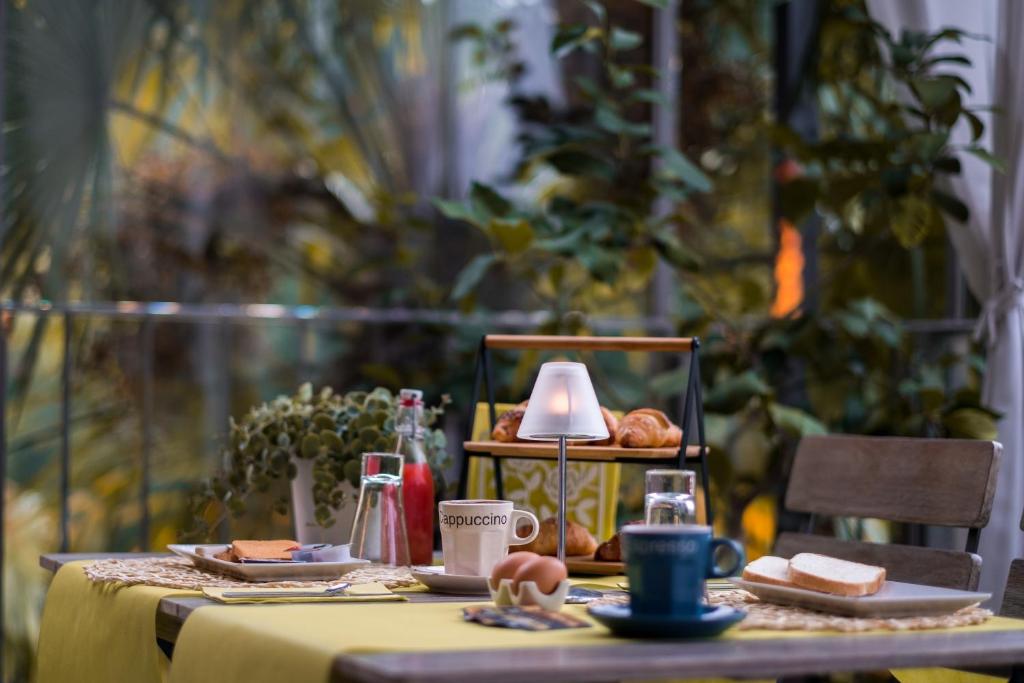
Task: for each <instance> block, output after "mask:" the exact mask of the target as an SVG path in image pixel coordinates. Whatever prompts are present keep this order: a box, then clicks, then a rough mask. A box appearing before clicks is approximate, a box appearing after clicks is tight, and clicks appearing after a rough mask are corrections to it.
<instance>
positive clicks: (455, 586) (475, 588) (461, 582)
mask: <svg viewBox="0 0 1024 683" xmlns="http://www.w3.org/2000/svg"><path fill="white" fill-rule="evenodd" d="M409 571H411V572H412V575H413V577H414V578H415V579H416V580H417V581H419V582H420V583H422V584H425V585H426V586H427V588H429V589H430V590H432V591H434V592H436V593H454V594H456V595H490V593H491V590H490V588H489V587H488V586H487V577H486V576H466V575H464V574H445V572H444V567H427V566H419V567H410V569H409Z"/></svg>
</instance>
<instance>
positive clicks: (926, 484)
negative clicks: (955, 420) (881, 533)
mask: <svg viewBox="0 0 1024 683" xmlns="http://www.w3.org/2000/svg"><path fill="white" fill-rule="evenodd" d="M1001 451H1002V447H1001V446H1000V445H999V444H998V443H995V442H992V441H970V440H961V439H908V438H898V437H867V436H814V437H807V438H805V439H803V440H802V441H801V442H800V445H799V447H798V448H797V453H796V458H795V459H794V462H793V469H792V472H791V474H790V479H789V486H788V487H787V489H786V508H787V509H789V510H792V511H795V512H807V513H811V514H813V515H829V516H845V517H872V518H877V519H885V520H889V521H894V522H906V523H915V524H929V525H937V526H950V527H967V528H970V529H981V528H982V527H984V526H985V525H986V524H987V523H988V518H989V514H990V513H991V511H992V497H993V495H994V493H995V483H996V474H997V471H998V468H999V458H1000V453H1001ZM775 552H776V554H778V555H780V556H782V557H792V556H793V555H795V554H797V553H800V552H816V553H821V554H825V555H831V556H833V557H840V558H843V559H848V560H853V561H855V562H864V563H867V564H874V565H878V566H883V567H885V568H886V573H887V575H888V577H889V578H891V579H893V580H895V581H912V582H915V583H924V584H928V585H932V586H943V587H947V588H961V589H974V588H976V587H977V585H978V579H979V577H980V573H981V558H980V557H978V555H976V554H974V553H971V552H963V551H955V550H939V549H936V548H921V547H916V546H905V545H898V544H879V543H864V542H854V541H842V540H840V539H837V538H831V537H827V536H816V535H813V534H796V533H784V534H781V535H780V536H779V539H778V540H777V541H776V545H775Z"/></svg>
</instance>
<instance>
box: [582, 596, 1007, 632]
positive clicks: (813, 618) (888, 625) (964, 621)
mask: <svg viewBox="0 0 1024 683" xmlns="http://www.w3.org/2000/svg"><path fill="white" fill-rule="evenodd" d="M708 600H709V602H710V603H711V604H712V605H729V606H730V607H736V608H738V609H742V610H744V611H745V612H746V613H747V617H746V619H744V620H743V621H741V622H740V623H739V624H737V626H736V628H738V629H740V630H741V631H749V630H753V629H767V630H770V631H844V632H846V633H854V632H857V631H878V630H882V631H920V630H926V629H935V628H955V627H957V626H970V625H971V624H980V623H982V622H984V621H986V620H987V619H988V618H989V617H991V616H992V612H990V611H989V610H987V609H982V608H980V607H977V606H975V607H965V608H964V609H962V610H960V611H958V612H954V613H953V614H944V615H942V616H934V617H904V618H899V619H877V618H870V619H866V618H860V617H840V616H835V615H833V614H825V613H823V612H814V611H812V610H807V609H803V608H801V607H784V606H782V605H772V604H770V603H767V602H761V600H759V599H758V598H757V597H755V596H754V595H752V594H750V593H748V592H746V591H744V590H714V591H711V593H710V594H709V596H708ZM600 602H604V603H609V604H619V605H622V604H626V603H628V602H629V597H628V596H614V597H608V598H602V599H601V600H600ZM591 604H593V603H591Z"/></svg>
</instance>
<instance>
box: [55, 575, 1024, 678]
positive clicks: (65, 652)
mask: <svg viewBox="0 0 1024 683" xmlns="http://www.w3.org/2000/svg"><path fill="white" fill-rule="evenodd" d="M82 564H83V563H82V562H75V563H71V564H68V565H66V566H65V567H63V568H62V569H61V570H60V571H59V572H58V573H57V576H56V577H55V578H54V582H53V584H52V586H51V588H50V592H49V594H48V596H47V601H46V608H45V610H44V612H43V624H42V630H41V635H40V643H39V667H38V671H39V677H38V681H39V683H51V682H56V681H82V682H84V683H91V682H92V681H96V682H100V681H102V682H104V683H111V682H118V681H125V682H128V681H130V682H132V683H157V682H160V681H163V680H167V679H168V675H167V674H168V671H167V668H168V667H167V660H166V658H165V657H164V656H163V654H162V653H161V651H160V650H159V648H158V647H157V646H156V628H155V615H156V609H157V603H158V602H159V601H160V598H161V597H164V596H168V595H198V593H191V592H189V591H178V590H173V589H166V588H153V587H148V586H134V587H129V588H115V587H112V586H109V585H98V584H94V583H92V582H91V581H89V580H88V579H87V578H86V577H85V575H84V573H83V572H82ZM621 580H622V577H607V578H602V579H583V580H580V581H578V582H577V583H584V584H586V583H599V584H602V585H612V586H613V585H615V584H616V583H618V582H620V581H621ZM469 604H479V603H417V604H410V603H360V604H279V605H224V606H219V605H218V606H209V607H203V608H201V609H198V610H196V611H195V612H194V613H193V614H192V615H191V616H190V617H189V618H188V619H187V620H186V622H185V625H184V627H183V629H182V631H181V633H180V635H179V637H178V641H177V645H176V647H175V651H174V660H173V662H172V663H171V666H170V672H169V674H170V675H169V680H170V681H171V682H172V683H193V682H200V681H217V682H218V683H223V682H224V681H235V680H244V681H246V682H247V683H260V682H263V681H266V682H267V683H280V681H281V680H282V679H284V680H290V681H296V682H297V683H302V682H305V681H309V682H311V683H321V682H325V681H326V680H327V676H328V672H329V670H330V666H331V662H332V660H333V659H334V657H335V656H337V655H338V654H343V653H375V652H403V651H404V652H413V651H425V650H435V651H445V650H468V649H496V648H516V647H552V646H556V645H578V646H591V645H593V646H600V645H607V644H610V643H613V642H616V639H614V638H612V637H611V636H610V635H609V634H608V632H607V631H606V630H605V629H604V627H602V626H600V625H595V626H594V627H593V628H588V629H571V630H563V631H546V632H529V631H517V630H512V629H500V628H487V627H484V626H480V625H478V624H472V623H467V622H464V621H463V620H462V608H463V607H465V606H466V605H469ZM566 609H567V610H570V611H571V612H572V613H574V614H578V615H580V616H583V617H584V618H586V611H585V609H584V608H583V607H581V606H572V605H571V606H568V607H566ZM957 630H958V631H965V632H966V631H999V630H1021V631H1024V621H1020V620H1014V619H1004V618H998V617H997V618H994V619H991V620H989V621H988V622H986V623H985V624H980V625H978V626H969V627H965V628H962V629H957ZM923 633H929V632H923ZM872 634H874V635H878V632H872V633H868V634H866V635H872ZM808 635H812V634H808V633H806V632H794V631H788V632H779V631H735V630H733V631H730V632H728V633H726V634H725V635H724V636H723V637H725V638H732V639H753V638H762V639H763V638H792V637H807V636H808ZM818 635H820V634H818ZM859 635H861V634H857V635H843V634H833V636H834V637H854V638H855V637H859ZM900 637H911V638H912V637H914V635H913V634H907V635H905V636H904V635H903V634H901V635H900ZM900 673H901V674H904V673H906V674H907V676H908V677H907V678H906V679H904V680H907V681H911V680H914V681H918V680H921V681H923V680H928V681H938V680H942V681H944V682H946V683H954V682H955V683H966V681H968V680H970V681H972V683H974V682H975V681H979V680H980V679H977V678H962V677H961V678H957V676H958V675H959V674H956V673H955V672H948V671H941V672H940V671H939V670H932V671H931V672H926V673H923V674H922V673H921V672H920V671H916V672H900ZM940 673H941V674H942V675H941V677H938V676H939V674H940ZM921 675H926V676H929V677H928V678H920V676H921ZM910 676H916V678H910ZM901 678H903V676H901ZM989 680H992V679H989Z"/></svg>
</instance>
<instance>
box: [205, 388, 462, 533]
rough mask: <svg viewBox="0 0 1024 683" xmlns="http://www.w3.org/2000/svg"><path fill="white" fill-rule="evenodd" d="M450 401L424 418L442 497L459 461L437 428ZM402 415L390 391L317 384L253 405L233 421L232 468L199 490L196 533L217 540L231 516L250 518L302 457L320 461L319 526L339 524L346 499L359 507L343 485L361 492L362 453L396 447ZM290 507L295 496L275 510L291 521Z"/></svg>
mask: <svg viewBox="0 0 1024 683" xmlns="http://www.w3.org/2000/svg"><path fill="white" fill-rule="evenodd" d="M449 401H450V399H449V398H448V397H447V396H444V397H442V400H441V403H440V405H437V406H431V407H429V408H426V409H425V410H424V413H423V417H424V426H425V427H426V429H425V430H424V431H423V443H424V450H425V454H426V456H427V462H428V463H429V464H430V469H431V472H432V474H433V475H434V488H435V491H436V493H437V494H438V495H440V494H442V493H443V492H444V491H445V490H446V485H445V471H446V470H447V469H448V467H449V466H450V463H451V458H450V456H449V454H448V451H447V448H446V446H447V442H446V438H445V434H444V432H443V431H441V430H439V429H434V428H432V425H434V423H435V422H436V420H437V418H438V416H439V415H442V414H444V406H445V404H447V403H448V402H449ZM397 410H398V396H397V395H395V394H392V393H391V392H390V391H388V390H387V389H385V388H383V387H377V388H376V389H373V390H372V391H369V392H366V391H350V392H348V393H345V394H339V393H335V392H334V390H333V389H331V388H330V387H324V388H323V389H321V390H320V391H318V392H315V393H314V391H313V386H312V385H311V384H309V383H306V384H303V385H302V386H300V387H299V389H298V391H297V392H296V393H295V394H294V395H292V396H283V395H282V396H278V397H277V398H275V399H274V400H272V401H270V402H269V403H263V404H260V405H257V406H253V407H252V408H250V409H249V411H248V412H247V413H246V414H245V415H244V416H243V417H242V418H241V419H239V420H235V419H232V420H231V425H230V429H229V432H228V437H227V445H226V446H225V449H224V454H223V461H224V463H225V464H224V469H223V471H222V472H220V473H219V474H218V475H217V476H215V477H213V478H212V479H210V480H208V481H204V482H203V483H202V485H201V487H200V490H199V491H198V492H197V495H196V498H195V500H194V503H193V505H194V510H195V523H196V526H195V529H194V531H195V532H197V533H198V535H200V536H203V537H205V536H209V535H210V534H211V533H212V532H215V531H216V530H217V527H218V526H219V525H220V523H221V522H223V521H224V520H225V518H226V517H227V515H228V514H230V515H232V516H235V517H241V516H242V515H244V514H245V513H246V511H247V504H246V500H247V498H248V497H249V495H250V494H251V493H258V494H260V493H261V494H266V493H269V492H270V491H271V488H272V487H273V486H274V485H275V483H276V484H278V486H277V487H276V488H278V489H280V488H281V487H280V483H281V482H287V481H290V480H292V479H294V478H295V476H296V474H297V468H296V461H297V460H310V461H312V465H313V468H312V476H313V489H312V491H311V492H310V493H311V494H312V497H313V504H314V512H315V515H316V521H317V523H318V524H320V525H321V526H323V527H330V526H332V525H333V524H334V522H335V520H334V517H333V514H334V513H335V512H336V511H337V510H338V508H340V507H341V506H342V505H344V504H345V503H346V501H348V502H349V503H350V504H351V503H354V501H351V500H348V494H347V493H346V491H345V489H344V488H342V487H341V484H342V483H344V482H348V483H349V484H350V485H351V486H352V487H354V488H355V489H357V490H358V488H359V482H360V471H361V462H362V454H363V453H368V452H393V451H394V450H395V446H396V443H397V439H398V433H397V432H396V431H395V417H396V413H397ZM211 507H212V510H211ZM290 510H291V496H290V493H283V494H279V495H278V496H277V497H276V500H275V501H274V504H273V511H274V512H275V513H277V514H278V515H280V516H282V517H287V516H288V514H289V513H290ZM211 511H212V512H213V514H214V515H215V518H214V521H213V523H212V524H211V523H209V521H208V518H209V517H210V514H211ZM218 513H220V514H218ZM264 533H265V532H264Z"/></svg>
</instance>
